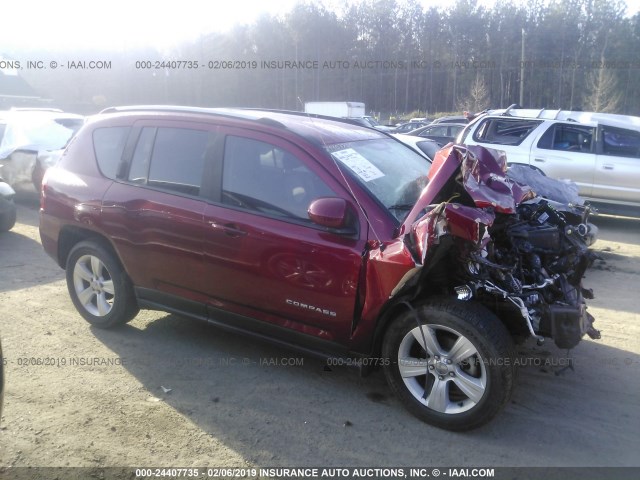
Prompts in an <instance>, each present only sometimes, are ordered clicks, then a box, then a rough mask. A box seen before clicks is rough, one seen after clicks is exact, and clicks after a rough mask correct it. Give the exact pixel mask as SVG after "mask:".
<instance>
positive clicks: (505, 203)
mask: <svg viewBox="0 0 640 480" xmlns="http://www.w3.org/2000/svg"><path fill="white" fill-rule="evenodd" d="M438 155H439V157H436V159H435V161H434V164H433V166H432V173H430V183H429V185H428V186H427V188H426V189H425V192H426V195H423V196H425V197H426V201H429V204H428V206H426V204H425V203H423V205H424V208H423V210H422V212H426V214H425V215H424V216H422V218H420V219H419V220H418V221H417V222H415V223H413V224H412V225H411V226H410V228H409V227H408V224H406V223H405V225H403V227H406V228H407V230H408V231H410V234H407V235H405V236H404V241H405V245H407V248H408V249H409V251H410V252H412V255H413V256H414V260H415V261H416V264H417V265H418V264H419V265H421V266H422V268H421V272H420V274H419V280H418V282H419V285H420V287H419V289H420V290H422V289H425V288H426V289H428V290H429V292H433V291H434V290H435V291H439V292H440V293H442V294H448V295H450V294H452V293H454V294H455V295H457V298H458V299H459V300H465V301H478V302H481V303H482V304H483V305H485V306H486V307H488V308H489V309H490V310H492V311H494V312H495V313H496V314H497V315H498V316H499V317H500V318H501V319H502V321H503V322H504V323H505V325H507V327H508V328H509V330H510V331H511V333H512V334H514V335H520V336H528V335H531V336H533V337H535V338H536V339H537V340H538V343H540V344H541V343H542V342H543V341H544V337H551V338H553V340H554V341H555V343H556V345H557V346H558V347H560V348H566V349H569V348H573V347H575V346H576V345H577V344H578V343H579V341H580V339H581V338H582V337H583V336H584V334H588V335H589V336H590V337H591V338H594V339H595V338H600V333H599V332H598V331H597V330H596V329H595V328H594V327H593V321H594V319H593V317H592V316H591V315H590V314H589V313H588V312H587V308H586V305H585V299H590V298H593V293H592V292H591V291H590V290H587V289H585V288H583V286H582V278H583V276H584V273H585V271H586V270H587V268H588V267H589V266H590V265H591V264H592V262H593V260H594V259H595V258H596V256H595V255H594V254H593V253H592V252H591V251H590V250H589V248H588V245H589V244H590V243H592V242H593V239H594V230H595V227H593V226H592V225H590V224H589V223H588V217H589V214H590V212H589V207H588V206H583V205H575V204H562V203H559V202H556V201H554V200H552V199H547V198H543V197H539V196H536V194H535V192H534V190H533V189H532V188H531V187H529V186H528V185H523V184H519V183H517V182H515V181H513V180H512V179H510V178H509V177H508V176H507V175H506V174H505V172H506V159H505V158H504V156H503V155H502V156H501V155H500V153H499V152H496V151H490V150H487V149H485V148H483V147H469V148H465V147H460V146H452V147H449V148H447V149H444V150H442V151H441V152H439V154H438ZM429 189H431V190H432V191H431V192H429ZM452 264H454V265H456V268H452Z"/></svg>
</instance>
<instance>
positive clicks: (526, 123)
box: [457, 108, 640, 217]
mask: <svg viewBox="0 0 640 480" xmlns="http://www.w3.org/2000/svg"><path fill="white" fill-rule="evenodd" d="M457 143H464V144H467V145H482V146H484V147H488V148H494V149H498V150H502V151H504V152H505V153H506V154H507V160H508V162H509V164H524V165H529V166H530V167H532V168H535V169H537V170H540V171H541V172H543V173H544V174H545V175H547V176H549V177H552V178H557V179H560V178H562V179H569V180H572V181H573V182H575V183H576V184H577V185H578V191H579V194H580V196H582V197H583V198H584V199H585V200H588V201H590V203H592V204H593V205H595V206H596V207H597V208H598V209H599V210H600V211H601V212H602V213H611V214H619V215H629V216H634V217H638V216H640V118H639V117H631V116H626V115H613V114H602V113H600V114H599V113H592V112H572V111H562V110H556V111H548V110H530V109H514V108H508V109H506V110H494V111H489V112H487V113H485V114H481V115H480V116H478V117H477V118H476V119H475V120H474V121H473V122H472V123H470V124H469V125H468V126H467V127H466V128H465V129H464V130H463V131H462V132H461V133H460V135H459V136H458V138H457Z"/></svg>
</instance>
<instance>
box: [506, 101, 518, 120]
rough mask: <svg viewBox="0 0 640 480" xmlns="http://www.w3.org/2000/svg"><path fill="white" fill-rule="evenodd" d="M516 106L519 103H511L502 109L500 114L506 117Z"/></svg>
mask: <svg viewBox="0 0 640 480" xmlns="http://www.w3.org/2000/svg"><path fill="white" fill-rule="evenodd" d="M517 108H520V105H518V104H517V103H512V104H511V105H509V106H508V107H507V109H506V110H505V111H504V113H503V114H502V115H504V116H506V117H508V116H511V110H515V109H517Z"/></svg>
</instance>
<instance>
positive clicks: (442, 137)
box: [411, 122, 466, 146]
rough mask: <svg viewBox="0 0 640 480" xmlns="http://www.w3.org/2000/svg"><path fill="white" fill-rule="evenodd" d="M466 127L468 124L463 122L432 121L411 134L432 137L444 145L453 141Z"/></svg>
mask: <svg viewBox="0 0 640 480" xmlns="http://www.w3.org/2000/svg"><path fill="white" fill-rule="evenodd" d="M464 127H466V124H463V123H446V122H444V123H432V124H430V125H427V126H426V127H421V128H418V129H417V130H414V131H412V132H411V135H414V136H417V137H424V138H430V139H431V140H435V141H436V142H438V143H439V144H440V145H441V146H442V145H446V144H447V143H449V142H453V141H454V140H455V138H456V137H457V136H458V134H459V133H460V132H461V131H462V130H463V129H464Z"/></svg>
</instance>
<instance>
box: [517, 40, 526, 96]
mask: <svg viewBox="0 0 640 480" xmlns="http://www.w3.org/2000/svg"><path fill="white" fill-rule="evenodd" d="M524 37H525V35H524V28H523V29H522V50H521V51H520V101H519V102H518V104H519V105H520V108H522V107H523V106H524Z"/></svg>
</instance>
